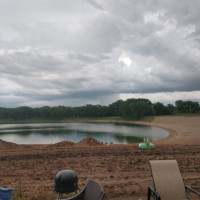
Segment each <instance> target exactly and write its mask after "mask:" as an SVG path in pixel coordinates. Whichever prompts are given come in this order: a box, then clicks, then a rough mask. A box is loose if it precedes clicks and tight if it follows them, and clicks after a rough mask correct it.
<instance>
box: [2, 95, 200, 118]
mask: <svg viewBox="0 0 200 200" xmlns="http://www.w3.org/2000/svg"><path fill="white" fill-rule="evenodd" d="M192 113H196V114H198V113H200V105H199V103H198V102H193V101H183V100H177V101H175V105H172V104H168V105H164V104H163V103H160V102H157V103H152V102H151V101H150V100H148V99H133V98H132V99H127V100H125V101H123V100H118V101H116V102H114V103H112V104H110V105H108V106H102V105H91V104H88V105H85V106H79V107H70V106H54V107H50V106H43V107H39V108H31V107H28V106H21V107H17V108H4V107H0V119H14V120H22V119H35V118H37V119H38V118H42V119H68V118H80V117H83V118H84V117H108V116H109V117H110V116H119V117H122V118H124V119H142V118H143V117H146V116H160V115H177V114H192Z"/></svg>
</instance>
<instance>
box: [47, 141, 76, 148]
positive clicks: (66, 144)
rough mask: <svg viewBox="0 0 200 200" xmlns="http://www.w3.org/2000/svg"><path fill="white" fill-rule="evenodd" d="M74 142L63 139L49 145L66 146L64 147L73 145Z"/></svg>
mask: <svg viewBox="0 0 200 200" xmlns="http://www.w3.org/2000/svg"><path fill="white" fill-rule="evenodd" d="M74 144H75V143H74V142H70V141H63V142H58V143H55V144H51V145H48V146H47V147H53V148H54V147H55V148H64V147H70V146H73V145H74Z"/></svg>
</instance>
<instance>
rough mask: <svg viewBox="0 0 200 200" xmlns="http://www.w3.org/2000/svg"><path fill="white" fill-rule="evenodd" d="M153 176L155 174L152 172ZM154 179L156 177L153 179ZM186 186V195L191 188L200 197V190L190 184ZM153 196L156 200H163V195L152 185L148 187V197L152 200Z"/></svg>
mask: <svg viewBox="0 0 200 200" xmlns="http://www.w3.org/2000/svg"><path fill="white" fill-rule="evenodd" d="M152 176H153V174H152ZM153 181H154V179H153ZM184 186H185V190H186V195H187V191H188V190H189V191H191V192H193V193H194V194H196V195H197V196H198V197H199V198H200V192H198V191H196V190H195V189H193V188H191V187H189V186H188V185H184ZM151 197H153V198H154V199H155V200H161V196H160V195H159V193H158V192H157V191H156V189H154V188H152V187H151V186H149V187H148V197H147V199H148V200H150V198H151ZM187 199H189V200H190V198H188V196H187Z"/></svg>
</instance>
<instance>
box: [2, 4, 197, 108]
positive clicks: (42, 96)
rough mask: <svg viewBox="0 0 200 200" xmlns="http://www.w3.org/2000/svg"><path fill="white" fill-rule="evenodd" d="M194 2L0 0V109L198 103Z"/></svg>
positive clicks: (195, 7) (195, 10)
mask: <svg viewBox="0 0 200 200" xmlns="http://www.w3.org/2000/svg"><path fill="white" fill-rule="evenodd" d="M199 10H200V1H199V0H190V1H189V0H181V1H180V0H165V1H164V0H163V1H160V0H0V107H18V106H24V105H25V106H31V107H40V106H44V105H49V106H57V105H66V106H79V105H85V104H101V105H108V104H110V103H112V102H114V101H116V100H119V99H123V100H125V99H127V98H148V99H150V100H151V101H152V102H153V103H154V102H157V101H159V102H162V103H165V104H167V103H174V101H175V100H178V99H182V100H192V101H199V102H200V12H199Z"/></svg>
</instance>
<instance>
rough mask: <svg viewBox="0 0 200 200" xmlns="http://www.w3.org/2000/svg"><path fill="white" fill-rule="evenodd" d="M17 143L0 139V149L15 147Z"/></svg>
mask: <svg viewBox="0 0 200 200" xmlns="http://www.w3.org/2000/svg"><path fill="white" fill-rule="evenodd" d="M18 146H19V145H17V144H15V143H12V142H5V141H3V140H1V139H0V149H1V150H4V149H12V148H17V147H18Z"/></svg>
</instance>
